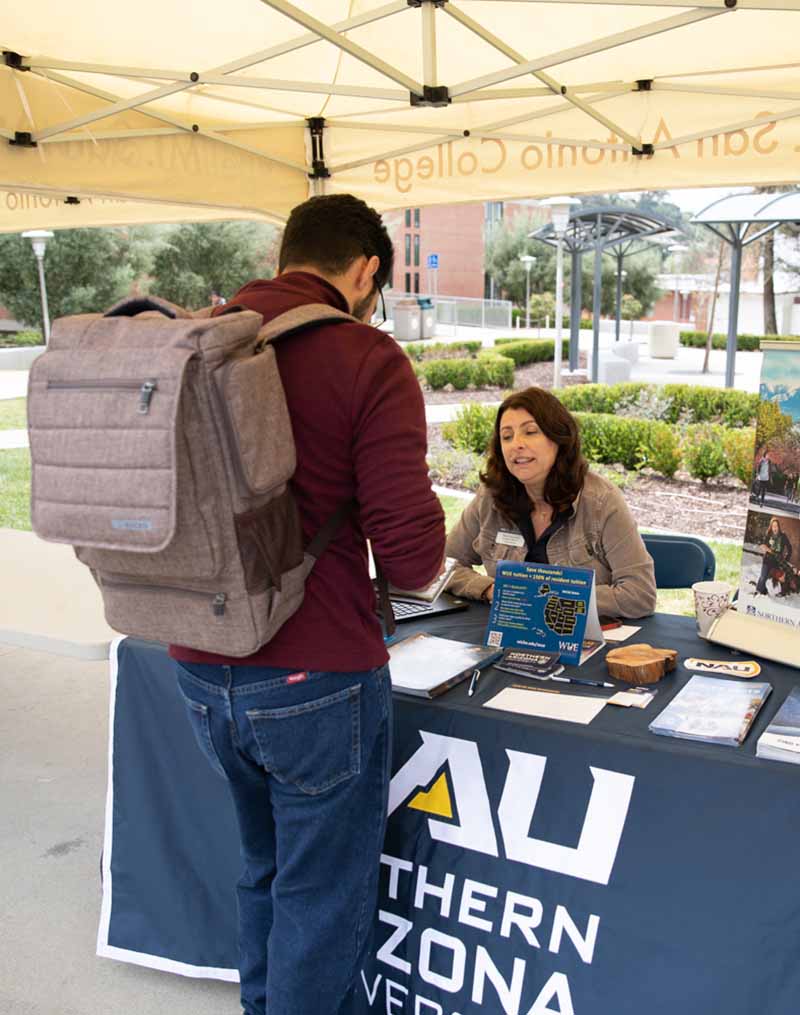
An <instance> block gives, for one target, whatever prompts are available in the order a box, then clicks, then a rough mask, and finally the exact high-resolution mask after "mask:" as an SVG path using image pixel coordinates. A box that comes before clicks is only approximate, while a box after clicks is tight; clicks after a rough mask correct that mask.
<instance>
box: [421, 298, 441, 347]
mask: <svg viewBox="0 0 800 1015" xmlns="http://www.w3.org/2000/svg"><path fill="white" fill-rule="evenodd" d="M417 303H418V304H419V313H420V329H419V337H420V338H433V337H434V336H435V334H436V307H435V306H434V305H433V300H432V299H431V298H430V297H429V296H418V297H417Z"/></svg>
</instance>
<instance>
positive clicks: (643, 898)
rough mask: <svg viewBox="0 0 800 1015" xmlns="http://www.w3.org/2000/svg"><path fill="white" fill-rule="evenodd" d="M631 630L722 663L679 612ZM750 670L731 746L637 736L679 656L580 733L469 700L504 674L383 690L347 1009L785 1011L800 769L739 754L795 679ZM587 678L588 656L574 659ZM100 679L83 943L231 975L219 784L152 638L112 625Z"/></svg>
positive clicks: (468, 616) (624, 1013)
mask: <svg viewBox="0 0 800 1015" xmlns="http://www.w3.org/2000/svg"><path fill="white" fill-rule="evenodd" d="M485 620H486V611H485V609H481V608H478V607H474V608H471V609H470V611H469V612H468V613H465V614H456V615H453V616H452V617H449V618H442V619H440V620H439V621H438V622H437V626H436V627H435V629H433V633H437V634H442V635H443V636H447V637H455V638H459V639H461V640H465V641H469V640H481V639H482V633H483V626H484V624H485ZM409 630H413V628H410V629H409ZM637 640H638V641H648V642H649V643H650V644H653V645H658V646H661V647H672V648H676V649H677V650H678V652H679V654H680V657H681V658H685V657H687V656H690V655H700V656H703V657H706V658H726V657H727V656H728V655H729V653H728V652H727V650H725V649H721V648H719V647H715V646H711V645H709V644H708V643H706V642H702V641H700V640H699V639H698V638H697V637H696V635H695V633H694V623H693V621H690V620H688V619H685V618H679V617H669V616H664V615H662V616H657V617H654V618H651V619H650V620H648V621H647V622H646V623H645V624H644V626H643V628H642V631H641V632H640V633H639V635H637V636H636V637H635V638H634V639H633V641H637ZM763 667H764V668H763V678H764V679H767V680H769V681H770V682H771V683H772V684H773V686H774V692H773V694H772V696H771V697H770V699H769V700H768V702H767V704H766V706H765V707H764V709H763V710H762V714H761V715H760V716H759V718H758V720H757V722H756V724H755V726H754V729H753V730H752V731H751V733H750V735H749V737H748V739H747V741H746V742H745V744H744V745H743V746H742V747H740V748H730V747H721V746H711V745H704V744H696V743H691V742H687V741H680V740H674V739H670V738H665V737H657V736H654V735H652V734H651V733H649V732H648V730H647V725H648V724H649V722H651V721H652V719H653V718H654V716H655V715H656V714H657V713H658V712H659V711H660V710H661V709H662V708H663V707H664V706H665V705H666V704H667V703H668V701H669V700H670V699H671V697H672V696H673V695H674V693H675V692H676V691H677V690H678V689H679V688H680V687H681V686H683V684H684V683H685V682H686V680H688V678H689V676H690V674H689V673H688V672H687V671H686V670H684V669H682V668H680V667H679V669H678V670H677V671H676V672H675V673H674V674H670V675H669V676H668V677H666V678H665V679H664V680H663V681H662V682H661V683H660V684H659V685H657V686H658V688H659V693H658V695H657V697H656V700H655V701H654V702H653V703H652V704H651V705H650V706H649V707H648V708H647V709H645V710H641V711H640V710H638V709H615V708H612V707H610V706H608V707H606V708H604V709H603V711H602V712H601V713H600V715H599V716H598V717H597V718H596V719H595V720H594V721H593V722H592V723H591V724H590V725H588V726H577V725H573V724H568V723H561V722H554V721H549V722H548V721H545V720H540V719H532V718H526V717H521V716H516V715H511V714H507V713H504V712H498V711H492V710H489V709H484V708H482V707H481V705H482V703H483V702H485V701H486V700H487V699H488V698H490V697H492V696H493V695H494V694H495V693H496V692H497V691H498V690H500V689H501V688H502V687H503V686H504V685H505V684H507V683H511V682H513V679H514V678H513V677H510V676H508V675H504V674H501V673H499V672H498V671H495V670H488V671H486V672H485V673H484V675H483V677H482V678H481V681H480V684H479V690H478V693H477V694H476V695H475V696H474V697H473V698H471V699H470V698H468V697H467V692H466V685H464V684H462V685H460V686H459V687H457V688H455V689H453V690H452V691H450V692H449V693H448V694H447V695H445V696H443V697H442V698H440V699H437V700H436V701H433V702H427V701H421V700H418V699H411V698H408V697H404V696H399V695H398V696H396V699H395V705H396V713H395V715H396V721H395V754H394V773H395V774H394V777H393V781H392V797H391V801H390V808H391V810H392V813H391V815H390V818H389V825H388V830H387V836H386V843H385V856H384V863H383V871H382V878H381V895H380V899H379V912H378V914H376V919H375V941H374V946H373V948H372V950H371V955H370V959H369V961H368V963H367V964H366V966H365V967H364V969H363V970H362V971H361V974H360V977H359V984H358V991H357V1002H356V1010H357V1012H358V1013H361V1012H364V1013H367V1012H381V1013H387V1015H397V1013H406V1012H408V1013H414V1015H456V1013H460V1015H475V1013H480V1012H485V1013H492V1015H495V1013H498V1015H499V1013H504V1015H549V1013H553V1015H555V1013H560V1015H568V1013H574V1015H628V1013H629V1015H676V1013H680V1015H711V1013H715V1015H716V1013H720V1012H725V1013H726V1015H756V1013H757V1015H797V1012H798V1011H799V1010H800V1001H798V998H800V962H798V961H797V960H798V956H800V888H798V885H797V882H796V881H795V874H794V863H795V859H796V857H797V853H798V843H800V769H797V768H795V767H794V766H792V765H785V764H780V763H775V762H766V761H761V760H759V759H756V758H755V756H754V754H755V743H756V739H757V737H758V735H759V734H760V733H761V732H762V731H763V729H764V727H765V726H766V725H767V723H768V722H769V720H770V719H771V718H772V716H773V715H774V713H775V712H776V711H777V708H778V706H779V705H780V704H781V703H782V701H783V699H784V698H785V697H786V694H787V693H788V691H789V689H790V688H791V687H792V686H793V685H794V684H795V683H796V682H797V680H798V678H799V677H800V673H799V672H798V671H797V670H790V669H788V668H785V667H781V666H777V665H774V664H769V663H765V664H763ZM604 672H605V667H604V664H603V659H602V655H600V656H598V657H595V658H593V659H592V660H590V661H589V662H588V663H587V664H585V666H584V667H583V668H582V670H581V675H591V674H596V675H598V676H599V675H600V674H602V673H604ZM759 679H762V678H759ZM112 680H113V694H112V699H113V700H112V708H113V712H112V744H111V752H110V757H111V760H112V770H111V772H110V787H109V804H108V815H107V828H106V845H105V853H104V870H105V883H104V901H103V913H102V918H101V927H100V935H99V947H98V951H99V953H100V954H105V955H112V956H114V957H115V958H121V959H124V960H128V961H133V962H138V963H141V964H144V965H150V966H155V967H158V968H162V969H168V970H172V971H174V972H179V973H185V974H187V975H199V976H216V977H222V978H227V979H235V978H236V973H235V966H236V929H235V895H234V885H235V882H236V879H237V877H238V866H239V864H238V850H237V840H236V832H235V820H234V816H233V810H232V807H231V805H230V802H229V800H228V797H227V794H226V790H225V784H224V781H223V780H222V779H221V778H219V777H218V776H217V775H216V774H215V773H214V772H213V771H212V770H211V768H210V767H209V766H208V764H207V763H206V762H205V760H204V758H203V757H202V755H201V754H200V752H199V750H198V748H197V747H196V745H195V743H194V740H193V738H192V734H191V731H190V729H189V726H188V722H187V721H186V718H185V716H184V712H183V704H182V702H181V701H180V699H179V696H178V693H177V689H176V686H175V681H174V676H173V673H172V669H171V664H170V662H169V660H168V658H167V656H166V652H165V650H164V648H163V647H162V646H158V645H153V644H149V643H145V642H139V641H135V640H132V639H126V640H124V641H122V642H121V643H120V645H119V649H118V654H117V661H116V663H115V664H114V665H112ZM570 691H571V692H576V693H580V689H578V688H570ZM585 693H589V694H594V693H598V692H594V691H593V690H588V691H586V692H585ZM353 848H354V849H358V848H359V844H358V843H357V842H354V843H353Z"/></svg>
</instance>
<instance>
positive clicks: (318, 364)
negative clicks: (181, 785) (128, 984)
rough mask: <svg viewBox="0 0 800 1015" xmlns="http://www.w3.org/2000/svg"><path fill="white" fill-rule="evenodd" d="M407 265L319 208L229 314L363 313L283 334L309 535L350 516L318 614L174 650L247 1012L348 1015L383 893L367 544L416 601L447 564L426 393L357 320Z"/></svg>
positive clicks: (307, 211)
mask: <svg viewBox="0 0 800 1015" xmlns="http://www.w3.org/2000/svg"><path fill="white" fill-rule="evenodd" d="M392 260H393V252H392V244H391V240H390V238H389V236H388V234H387V232H386V229H385V227H384V226H383V224H382V222H381V220H380V217H379V216H378V214H377V213H376V212H375V211H374V210H372V209H371V208H369V207H368V206H367V205H366V204H364V202H363V201H360V200H358V199H356V198H354V197H351V196H349V195H332V196H329V197H316V198H312V199H311V200H309V201H306V202H305V203H304V204H302V205H299V206H298V207H297V208H295V209H294V211H293V212H292V214H291V216H290V218H289V220H288V222H287V225H286V229H285V232H284V236H283V242H282V246H281V252H280V259H279V271H280V274H279V275H278V276H277V277H276V278H275V279H272V280H269V281H266V280H257V281H253V282H250V283H248V284H247V285H245V286H244V287H243V288H242V289H241V290H240V291H239V292H238V293H237V294H236V295H235V296H233V297H232V298H231V300H230V303H229V305H228V306H226V307H225V308H224V309H223V308H221V307H220V308H219V310H217V311H215V313H229V312H231V311H232V310H233V309H234V308H235V307H237V306H239V307H244V308H246V309H248V310H253V311H256V312H258V313H260V314H261V315H262V316H263V319H264V323H265V324H267V323H269V322H270V321H271V320H274V319H275V318H277V317H278V316H279V315H281V314H284V313H286V312H287V311H291V310H294V309H295V308H299V307H304V306H307V305H309V304H313V305H315V306H316V308H317V309H319V308H320V306H322V307H323V308H324V307H326V306H327V307H330V308H331V311H332V317H333V316H335V315H336V313H337V312H338V313H339V315H340V316H341V312H345V313H349V314H351V315H352V316H353V317H354V318H356V319H357V320H346V319H345V320H341V319H340V320H331V321H330V322H328V323H322V324H315V325H313V326H312V327H310V328H303V329H302V330H299V331H298V332H297V333H296V334H289V335H281V336H280V337H279V339H277V340H276V341H275V354H276V357H277V364H278V368H279V373H280V379H281V382H282V384H283V388H284V392H285V396H286V404H287V405H288V409H289V415H290V419H291V425H292V432H293V434H294V441H295V446H296V455H297V466H296V469H295V472H294V476H293V478H292V480H291V487H292V491H293V494H294V497H295V500H296V502H297V506H298V509H299V515H300V521H301V523H302V529H303V536H304V539H305V541H306V542H308V541H310V540H311V539H312V538H313V537H314V536H315V535H316V534H317V533H318V532H319V531H320V529H322V528H323V527H324V526H325V523H326V522H329V520H331V519H335V520H340V524H339V525H338V529H336V528H335V525H334V529H335V534H334V535H333V536H332V538H331V540H330V542H329V543H328V545H327V546H326V548H325V549H324V551H323V552H322V553H321V554H320V555H319V559H318V561H317V563H316V565H315V566H314V568H313V570H312V571H311V573H310V575H309V577H308V579H307V580H306V585H305V598H304V600H303V603H302V605H301V606H300V608H299V609H298V610H297V612H296V613H294V614H293V615H292V616H290V617H289V618H288V619H287V620H286V621H285V623H284V624H283V625H282V626H281V627H280V628H279V630H278V631H277V633H276V634H275V635H274V637H272V638H271V639H270V640H269V641H268V642H267V644H265V645H263V646H262V647H261V648H260V649H259V650H258V651H256V652H255V653H254V654H253V655H251V656H249V657H245V658H241V657H238V658H237V657H232V656H228V657H226V656H224V655H214V654H211V653H208V652H200V651H197V650H193V649H189V648H183V647H180V646H176V645H173V646H171V647H170V654H171V655H172V657H173V659H174V660H175V661H176V667H177V673H178V680H179V684H180V688H181V692H182V694H183V696H184V698H185V699H186V703H187V707H188V713H189V717H190V720H191V722H192V725H193V727H194V730H195V733H196V735H197V738H198V742H199V744H200V746H201V749H202V750H203V752H204V753H205V754H206V756H207V757H208V759H209V761H210V763H211V765H212V766H213V768H214V770H215V771H216V772H217V774H218V775H219V776H220V777H222V778H224V779H225V780H226V781H227V783H228V789H229V791H230V793H231V796H232V798H233V802H234V805H235V808H236V813H237V818H238V823H239V830H240V838H241V852H242V858H243V862H244V872H243V875H242V877H241V879H240V881H239V883H238V886H237V893H238V902H239V917H240V958H239V969H240V979H241V997H242V1005H243V1007H244V1010H245V1012H246V1013H247V1015H264V1013H265V1012H266V1011H268V1012H269V1015H345V1013H346V1012H348V1011H349V1010H350V1007H351V1003H352V1002H351V1000H350V999H351V998H352V991H353V989H354V985H355V983H356V981H357V976H358V972H359V969H360V963H361V959H362V957H363V954H364V950H365V945H366V943H367V937H368V934H369V930H370V926H371V923H372V920H373V911H374V906H375V901H376V897H377V883H378V869H379V857H380V852H381V848H382V843H383V834H384V827H385V821H386V806H387V798H388V788H389V779H390V749H391V683H390V680H389V672H388V666H387V660H388V654H387V651H386V647H385V644H384V640H383V634H382V629H381V625H380V622H379V619H378V617H377V615H376V612H375V596H374V591H373V586H372V582H371V580H370V577H369V572H368V564H367V548H366V542H365V540H366V539H369V540H370V541H371V544H372V550H373V553H374V555H375V557H376V559H377V560H378V561H379V562H380V564H381V566H382V568H383V570H384V572H385V575H386V577H387V578H388V580H389V581H390V582H392V583H393V584H394V585H396V586H399V587H401V588H420V587H423V586H425V585H427V584H428V583H429V582H430V581H431V580H432V579H433V578H434V577H435V576H436V575H437V574H438V573H439V571H440V569H441V566H442V560H443V556H444V538H445V533H444V517H443V512H442V509H441V506H440V505H439V502H438V500H437V498H436V497H435V495H434V493H433V491H432V490H431V485H430V480H429V478H428V471H427V466H426V462H425V452H426V424H425V412H424V404H423V400H422V395H421V392H420V388H419V384H418V382H417V380H416V378H415V376H414V373H413V370H412V368H411V364H410V362H409V360H408V358H407V357H406V356H405V354H404V353H403V352H402V350H401V349H400V348H399V347H398V346H397V344H396V343H395V341H394V340H393V339H392V338H391V337H390V336H389V335H386V334H384V333H383V332H381V331H379V330H378V329H376V328H373V327H370V326H369V325H367V324H364V323H359V322H361V321H364V320H368V319H369V318H370V316H371V314H372V312H373V310H374V308H375V306H376V302H377V299H378V296H379V295H380V293H381V289H382V287H383V286H384V285H386V283H387V281H388V279H389V277H390V274H391V268H392ZM264 425H265V426H266V425H268V421H267V420H265V422H264ZM337 512H338V514H337ZM259 538H260V539H261V540H262V541H264V542H265V543H268V541H269V538H270V533H269V532H268V531H264V532H262V533H261V534H260V537H259ZM267 549H268V548H267ZM266 555H267V556H268V555H269V554H268V553H267V554H266Z"/></svg>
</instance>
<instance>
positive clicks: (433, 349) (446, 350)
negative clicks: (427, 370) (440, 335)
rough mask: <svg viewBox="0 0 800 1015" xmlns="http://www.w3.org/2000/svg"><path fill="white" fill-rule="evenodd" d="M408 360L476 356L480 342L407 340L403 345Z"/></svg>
mask: <svg viewBox="0 0 800 1015" xmlns="http://www.w3.org/2000/svg"><path fill="white" fill-rule="evenodd" d="M404 348H405V351H406V355H407V356H408V358H409V359H410V360H412V362H413V361H417V362H420V361H422V360H426V359H456V358H464V357H465V356H466V357H472V356H477V354H478V353H479V352H480V350H481V342H479V341H474V342H433V343H431V344H430V345H426V344H425V343H423V342H409V343H408V345H406V346H405V347H404Z"/></svg>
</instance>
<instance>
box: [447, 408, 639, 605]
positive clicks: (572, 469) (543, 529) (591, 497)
mask: <svg viewBox="0 0 800 1015" xmlns="http://www.w3.org/2000/svg"><path fill="white" fill-rule="evenodd" d="M481 480H482V485H481V488H480V489H479V491H478V493H477V495H476V497H475V499H474V500H473V501H471V502H470V504H469V505H468V506H467V507H466V508H465V509H464V513H463V514H462V515H461V518H460V520H459V522H458V524H457V525H456V527H455V528H454V529H453V531H452V532H451V533H450V535H449V537H448V540H447V556H448V557H454V558H455V559H456V560H457V561H458V565H459V566H458V567H456V569H455V571H454V573H453V577H452V578H451V579H450V583H449V584H448V587H447V589H448V592H452V593H453V594H454V595H458V596H465V597H468V598H472V599H484V600H490V599H491V598H492V590H493V588H494V580H493V579H494V574H495V567H496V565H497V562H498V561H500V560H516V561H523V560H526V561H532V562H535V563H540V564H567V565H570V566H572V567H588V568H591V569H592V570H593V571H594V573H595V585H596V592H597V609H598V612H599V613H600V615H601V616H610V617H644V616H647V615H649V614H651V613H652V612H653V610H654V609H655V605H656V582H655V577H654V573H653V561H652V558H651V557H650V554H649V553H648V552H647V550H646V549H645V547H644V543H643V542H642V539H641V536H640V535H639V532H638V529H637V528H636V522H635V521H634V519H633V516H632V515H631V513H630V511H629V509H628V506H627V505H626V503H625V500H624V498H623V496H622V494H621V493H620V491H619V490H618V489H617V487H615V486H614V484H613V483H610V482H608V480H606V479H603V478H601V477H600V476H597V475H595V474H594V473H592V472H589V471H588V466H587V464H586V460H585V459H584V458H583V456H582V455H581V447H580V435H579V433H578V427H577V424H576V423H575V420H574V419H573V417H572V416H571V414H570V413H569V412H568V411H567V410H566V409H565V408H564V406H563V405H562V404H561V402H559V400H558V399H557V398H555V397H554V396H553V395H551V394H550V393H549V392H547V391H544V390H542V389H541V388H527V389H526V390H525V391H517V392H514V393H513V394H512V395H510V396H509V397H508V398H507V399H506V400H505V401H504V402H503V404H502V405H501V406H500V408H499V409H498V411H497V418H496V420H495V425H494V433H493V435H492V442H491V445H490V448H489V458H488V462H487V466H486V472H485V473H483V474H482V475H481ZM477 564H483V565H484V567H485V568H486V573H487V575H488V577H486V576H484V575H482V574H478V573H477V572H476V571H475V570H474V566H475V565H477Z"/></svg>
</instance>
